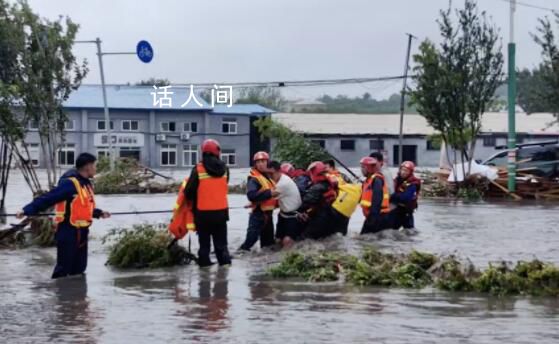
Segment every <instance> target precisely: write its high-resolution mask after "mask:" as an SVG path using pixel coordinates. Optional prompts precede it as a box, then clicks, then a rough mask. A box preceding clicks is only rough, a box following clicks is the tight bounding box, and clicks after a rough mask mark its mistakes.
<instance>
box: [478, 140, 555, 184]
mask: <svg viewBox="0 0 559 344" xmlns="http://www.w3.org/2000/svg"><path fill="white" fill-rule="evenodd" d="M516 147H517V151H516V161H517V162H518V165H517V170H521V171H525V172H527V173H530V174H533V175H535V176H538V177H547V178H554V177H559V141H542V142H530V143H523V144H517V145H516ZM495 148H496V149H500V150H501V151H499V152H497V153H495V154H494V155H492V156H491V157H489V158H488V159H486V160H485V161H483V162H482V164H483V165H488V166H498V167H503V168H506V166H507V150H506V147H504V146H498V147H495Z"/></svg>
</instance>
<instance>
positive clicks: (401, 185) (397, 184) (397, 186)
mask: <svg viewBox="0 0 559 344" xmlns="http://www.w3.org/2000/svg"><path fill="white" fill-rule="evenodd" d="M410 185H415V187H416V192H415V195H414V197H413V199H412V200H411V201H410V202H408V204H403V206H405V207H406V208H408V209H409V210H415V209H417V199H418V198H419V192H420V191H421V180H420V179H418V178H416V177H415V176H414V175H411V176H410V177H408V179H405V180H401V179H400V178H395V179H394V190H395V193H396V194H399V193H403V192H405V191H406V189H407V188H408V187H409V186H410Z"/></svg>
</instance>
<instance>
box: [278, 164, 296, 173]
mask: <svg viewBox="0 0 559 344" xmlns="http://www.w3.org/2000/svg"><path fill="white" fill-rule="evenodd" d="M280 171H281V173H283V174H286V175H288V176H289V175H291V173H293V171H295V167H294V166H293V165H292V164H290V163H288V162H284V163H283V164H281V166H280Z"/></svg>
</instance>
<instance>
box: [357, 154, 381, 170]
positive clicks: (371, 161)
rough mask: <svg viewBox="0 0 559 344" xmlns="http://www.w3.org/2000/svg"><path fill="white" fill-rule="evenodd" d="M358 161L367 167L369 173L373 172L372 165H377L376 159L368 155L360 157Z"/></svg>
mask: <svg viewBox="0 0 559 344" xmlns="http://www.w3.org/2000/svg"><path fill="white" fill-rule="evenodd" d="M360 163H361V166H365V167H366V168H367V171H368V172H369V173H373V172H374V167H376V166H377V165H378V160H377V159H375V158H372V157H370V156H366V157H364V158H362V159H361V161H360Z"/></svg>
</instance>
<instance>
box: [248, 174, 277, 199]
mask: <svg viewBox="0 0 559 344" xmlns="http://www.w3.org/2000/svg"><path fill="white" fill-rule="evenodd" d="M260 188H261V185H260V183H258V181H257V180H256V179H254V178H250V177H249V178H248V180H247V198H248V200H249V201H250V202H253V203H257V202H264V201H267V200H269V199H270V198H272V190H265V191H262V192H261V191H260Z"/></svg>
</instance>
